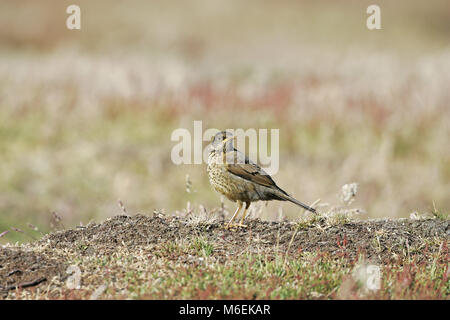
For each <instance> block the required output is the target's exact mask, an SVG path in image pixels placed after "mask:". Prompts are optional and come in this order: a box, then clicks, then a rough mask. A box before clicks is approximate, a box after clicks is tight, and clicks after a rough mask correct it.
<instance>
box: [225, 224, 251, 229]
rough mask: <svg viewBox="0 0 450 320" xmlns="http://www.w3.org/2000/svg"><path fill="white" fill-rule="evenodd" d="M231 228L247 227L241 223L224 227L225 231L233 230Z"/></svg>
mask: <svg viewBox="0 0 450 320" xmlns="http://www.w3.org/2000/svg"><path fill="white" fill-rule="evenodd" d="M233 228H247V225H245V224H242V223H232V224H230V223H227V224H226V225H225V229H227V230H230V229H233Z"/></svg>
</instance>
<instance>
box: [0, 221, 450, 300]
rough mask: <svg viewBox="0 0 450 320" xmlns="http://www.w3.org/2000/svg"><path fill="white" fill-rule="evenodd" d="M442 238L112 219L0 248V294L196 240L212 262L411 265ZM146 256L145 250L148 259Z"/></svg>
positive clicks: (413, 231)
mask: <svg viewBox="0 0 450 320" xmlns="http://www.w3.org/2000/svg"><path fill="white" fill-rule="evenodd" d="M449 235H450V230H449V222H448V220H439V219H427V220H408V219H403V220H395V221H394V220H370V221H354V222H347V223H342V224H337V225H330V224H328V223H327V222H326V221H325V220H318V221H316V222H314V223H311V224H310V225H298V224H295V223H292V222H268V221H261V220H258V219H257V220H251V221H248V228H246V229H236V230H226V229H224V228H223V221H218V220H215V221H209V222H199V221H193V220H192V219H189V218H183V217H176V216H173V217H162V216H153V217H150V216H144V215H135V216H115V217H113V218H110V219H108V220H106V221H104V222H103V223H99V224H95V223H92V224H89V225H88V226H86V227H77V228H75V229H71V230H64V231H59V232H56V233H52V234H49V235H46V236H44V237H43V238H42V239H40V240H39V241H36V242H33V243H30V244H27V245H23V246H20V247H11V246H9V247H7V246H5V247H3V248H1V251H0V294H2V296H6V295H7V293H8V291H11V290H15V289H17V288H19V289H20V288H26V287H35V286H38V285H39V284H41V283H45V282H50V281H51V279H54V278H55V277H58V279H59V281H60V283H61V281H64V280H65V279H66V278H67V277H68V275H67V274H66V272H65V270H66V268H67V266H68V265H69V264H71V263H73V259H74V258H73V257H89V256H93V257H107V256H110V255H112V254H114V253H117V252H118V251H120V250H122V249H125V250H126V252H127V254H128V255H130V254H131V255H133V254H134V253H137V252H139V250H141V249H142V248H147V250H148V248H156V249H157V250H155V251H158V250H159V251H160V252H165V251H166V248H168V247H167V245H168V244H171V243H178V242H180V241H193V240H194V241H195V239H202V241H205V242H207V243H210V244H211V245H212V246H213V247H214V250H213V252H212V254H211V257H212V258H213V259H215V261H218V262H219V263H221V262H225V261H227V260H230V259H233V257H236V256H238V255H239V254H241V253H242V251H243V250H246V251H247V252H256V253H258V254H261V253H263V254H266V255H270V254H277V253H282V254H286V255H287V254H289V255H290V256H295V255H296V254H299V253H304V252H325V253H328V254H330V255H331V256H336V257H338V258H339V257H346V258H349V259H353V260H355V259H357V258H358V256H359V255H360V254H362V255H364V256H365V258H366V259H367V260H371V261H375V262H376V263H389V262H392V261H394V260H395V259H396V257H398V256H402V257H405V256H409V257H414V258H415V259H416V260H417V261H420V260H424V259H427V257H429V255H427V254H429V253H431V252H438V251H440V250H442V245H443V244H446V243H447V241H448V237H449ZM152 250H153V249H152ZM152 250H149V251H148V252H150V255H151V254H152V253H153V251H152ZM68 252H70V255H69V254H68ZM183 255H185V254H183V253H181V254H179V255H178V256H177V259H184V260H183V261H187V260H188V258H190V257H183ZM69 256H71V257H72V258H68V257H69ZM167 257H168V258H169V259H170V256H169V255H168V256H167ZM71 259H72V261H69V260H71ZM81 266H82V265H81Z"/></svg>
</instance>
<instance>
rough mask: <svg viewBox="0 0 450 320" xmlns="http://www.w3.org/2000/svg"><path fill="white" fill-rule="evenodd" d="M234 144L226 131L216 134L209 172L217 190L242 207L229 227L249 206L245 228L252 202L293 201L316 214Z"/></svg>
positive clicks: (209, 161)
mask: <svg viewBox="0 0 450 320" xmlns="http://www.w3.org/2000/svg"><path fill="white" fill-rule="evenodd" d="M233 140H234V137H233V136H232V135H231V134H230V133H228V132H226V131H222V132H219V133H218V134H216V136H215V137H214V139H213V141H212V143H211V152H210V154H209V158H208V168H207V171H208V175H209V181H210V183H211V185H212V186H213V187H214V189H215V190H216V191H218V192H220V193H222V194H223V195H225V196H226V197H227V198H228V199H230V200H231V201H236V202H238V204H239V207H238V209H237V210H236V212H235V214H234V215H233V217H232V219H231V220H230V222H229V223H228V225H227V226H232V222H233V221H234V218H235V217H236V215H237V213H238V212H239V210H240V209H241V208H242V205H243V203H245V204H246V207H245V211H244V214H243V217H242V219H241V222H240V224H238V226H243V227H245V226H244V225H243V224H242V223H243V221H244V219H245V216H246V212H247V209H248V207H249V206H250V203H251V202H253V201H258V200H263V201H268V200H281V201H291V202H293V203H295V204H297V205H299V206H301V207H302V208H304V209H306V210H309V211H311V212H316V210H315V209H313V208H311V207H309V206H307V205H305V204H303V203H301V202H300V201H298V200H296V199H294V198H293V197H291V196H290V195H288V194H287V193H286V192H285V191H284V190H282V189H281V188H279V187H278V186H277V185H276V183H275V182H274V181H273V179H272V177H271V176H269V175H268V174H267V173H266V172H265V171H264V170H263V169H262V168H261V167H260V166H259V165H257V164H256V163H253V162H252V161H250V160H249V159H248V157H246V156H245V155H244V154H243V153H242V152H240V151H238V150H236V149H235V148H234V145H233Z"/></svg>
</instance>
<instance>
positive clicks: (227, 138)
mask: <svg viewBox="0 0 450 320" xmlns="http://www.w3.org/2000/svg"><path fill="white" fill-rule="evenodd" d="M236 137H237V136H234V135H233V134H232V133H230V132H228V131H221V132H218V133H217V134H216V135H215V136H214V137H213V139H212V141H211V147H212V149H213V150H214V151H218V150H224V149H225V150H228V149H230V148H231V149H232V148H233V141H234V140H235V139H236Z"/></svg>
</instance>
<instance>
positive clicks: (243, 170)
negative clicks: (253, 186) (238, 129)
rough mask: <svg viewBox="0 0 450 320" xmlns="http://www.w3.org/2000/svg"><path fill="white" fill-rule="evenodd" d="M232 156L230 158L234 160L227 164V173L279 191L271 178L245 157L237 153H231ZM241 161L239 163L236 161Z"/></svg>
mask: <svg viewBox="0 0 450 320" xmlns="http://www.w3.org/2000/svg"><path fill="white" fill-rule="evenodd" d="M231 152H233V153H234V154H233V155H232V158H233V159H234V161H233V163H229V162H228V163H227V164H226V168H227V170H228V172H230V173H232V174H234V175H237V176H239V177H241V178H243V179H246V180H249V181H251V182H254V183H257V184H260V185H263V186H266V187H269V188H270V187H274V188H275V189H279V188H278V186H277V185H276V184H275V182H274V181H273V180H272V178H271V177H270V176H269V175H268V174H267V173H266V172H265V171H264V170H263V169H261V167H260V166H258V165H257V164H256V163H253V162H251V161H250V160H249V159H248V158H247V157H245V156H244V155H243V154H242V153H240V152H239V151H236V150H234V151H231ZM227 158H228V159H230V157H229V152H228V154H227ZM238 160H241V161H238Z"/></svg>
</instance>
